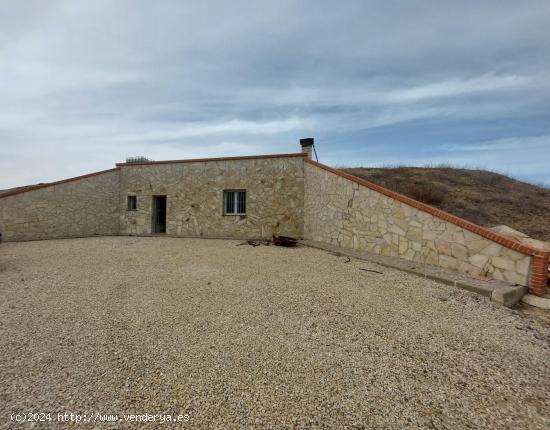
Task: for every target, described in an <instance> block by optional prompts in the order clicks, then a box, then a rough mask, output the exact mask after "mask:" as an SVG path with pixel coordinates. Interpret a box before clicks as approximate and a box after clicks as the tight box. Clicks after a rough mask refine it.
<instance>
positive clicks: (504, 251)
mask: <svg viewBox="0 0 550 430" xmlns="http://www.w3.org/2000/svg"><path fill="white" fill-rule="evenodd" d="M310 140H311V144H312V139H305V140H304V142H302V146H304V145H305V147H306V149H308V148H309V152H308V151H306V152H305V153H303V154H282V155H273V156H258V157H235V158H220V159H207V160H180V161H167V162H143V163H130V164H129V163H122V164H118V165H117V167H116V168H115V169H112V170H109V171H104V172H98V173H96V174H91V175H85V176H82V177H78V178H72V179H68V180H65V181H60V182H57V183H51V184H45V185H42V186H36V187H33V188H31V189H25V190H19V191H18V190H15V191H12V192H8V193H4V194H3V195H0V232H1V233H2V234H3V238H4V240H7V241H16V240H34V239H51V238H62V237H79V236H93V235H118V234H122V235H150V234H152V233H153V231H154V230H153V199H154V197H155V196H165V197H166V203H167V204H166V206H167V207H166V234H167V235H169V236H180V237H220V238H221V237H223V238H242V239H244V238H270V237H271V235H272V234H280V235H285V236H294V237H298V238H301V237H304V238H306V239H309V240H314V241H318V242H325V243H329V244H333V245H337V246H341V247H343V248H350V249H355V250H364V251H369V252H373V253H376V254H381V255H387V256H392V257H400V258H404V259H407V260H412V261H417V262H421V263H426V264H431V265H434V266H440V267H443V268H446V269H451V270H456V271H459V272H464V273H467V274H469V275H472V276H476V277H483V278H495V279H502V280H505V281H508V282H511V283H515V284H520V285H530V287H531V291H534V292H536V293H537V294H542V293H543V292H544V288H545V286H546V280H547V272H546V270H547V266H548V253H545V252H544V251H540V250H538V249H533V248H530V247H527V246H524V245H522V244H519V243H518V242H514V241H512V240H509V239H506V238H504V237H503V236H499V235H498V234H496V233H494V232H488V230H486V229H483V228H482V227H479V226H475V225H474V224H471V223H468V222H467V221H465V220H462V219H460V218H458V217H454V216H452V215H450V214H447V213H444V212H442V211H439V210H437V209H434V208H431V207H428V206H426V205H423V204H422V203H420V202H417V201H415V200H412V199H409V198H406V197H404V196H400V195H397V194H395V193H392V192H391V191H389V190H386V189H384V188H382V187H378V186H376V185H374V184H370V183H368V182H366V181H362V180H360V179H358V178H354V177H352V176H351V175H347V174H345V173H343V172H340V171H337V170H335V169H332V168H330V167H328V166H324V165H322V164H319V163H315V162H313V161H311V160H310V154H311V148H310V146H311V145H309V143H310V142H309V141H310ZM308 145H309V146H308ZM224 190H246V214H245V215H226V214H224V207H223V195H224V194H223V193H224ZM128 196H136V198H137V208H136V210H128V207H127V199H128Z"/></svg>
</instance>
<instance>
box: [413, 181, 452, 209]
mask: <svg viewBox="0 0 550 430" xmlns="http://www.w3.org/2000/svg"><path fill="white" fill-rule="evenodd" d="M404 194H406V195H408V196H409V197H412V198H413V199H415V200H418V201H421V202H423V203H428V204H431V205H438V204H441V203H442V202H443V200H445V196H446V194H447V189H446V188H445V187H443V186H441V185H437V184H434V183H432V182H416V183H409V184H408V185H407V186H406V188H405V190H404Z"/></svg>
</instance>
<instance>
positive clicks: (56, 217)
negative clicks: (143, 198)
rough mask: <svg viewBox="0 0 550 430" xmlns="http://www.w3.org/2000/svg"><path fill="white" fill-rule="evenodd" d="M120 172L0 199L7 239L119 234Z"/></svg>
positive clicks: (0, 223)
mask: <svg viewBox="0 0 550 430" xmlns="http://www.w3.org/2000/svg"><path fill="white" fill-rule="evenodd" d="M118 181H119V171H118V170H116V169H113V170H111V171H107V172H105V173H100V174H97V175H93V176H92V175H91V176H88V177H84V178H82V179H76V180H72V181H70V182H60V183H58V184H56V185H52V186H48V187H43V188H38V189H35V190H32V191H27V192H23V193H21V194H15V195H10V196H6V197H2V198H0V232H1V233H2V237H3V239H4V240H14V241H15V240H36V239H55V238H63V237H83V236H94V235H116V234H118V232H119V228H118V208H117V205H118V199H119V192H118Z"/></svg>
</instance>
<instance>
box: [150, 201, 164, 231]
mask: <svg viewBox="0 0 550 430" xmlns="http://www.w3.org/2000/svg"><path fill="white" fill-rule="evenodd" d="M153 233H166V196H153Z"/></svg>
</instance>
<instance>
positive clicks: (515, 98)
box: [0, 0, 550, 188]
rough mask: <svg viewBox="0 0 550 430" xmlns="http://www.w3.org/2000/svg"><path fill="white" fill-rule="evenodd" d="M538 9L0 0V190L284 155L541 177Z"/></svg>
mask: <svg viewBox="0 0 550 430" xmlns="http://www.w3.org/2000/svg"><path fill="white" fill-rule="evenodd" d="M549 23H550V1H548V0H540V1H537V0H532V1H529V0H523V1H516V0H513V1H506V0H496V1H489V0H484V1H479V0H476V1H467V0H466V1H465V0H462V1H440V0H433V1H422V0H419V1H408V0H403V1H391V0H386V1H382V0H380V1H366V0H363V1H357V2H354V1H346V2H336V1H330V2H324V1H319V0H316V1H286V0H277V1H245V2H242V1H234V0H233V1H220V2H214V1H204V0H201V1H184V0H179V1H168V0H163V1H152V0H151V1H141V0H117V1H112V0H93V1H90V0H82V1H79V0H67V1H55V0H51V1H48V0H36V1H31V0H25V1H21V0H14V1H12V0H0V188H8V187H12V186H17V185H23V184H31V183H37V182H46V181H52V180H58V179H63V178H66V177H70V176H76V175H80V174H84V173H88V172H92V171H95V170H101V169H107V168H111V167H113V165H114V163H115V162H120V161H123V160H124V159H125V157H127V156H136V155H144V156H147V157H150V158H152V159H155V160H162V159H174V158H177V159H180V158H194V157H210V156H232V155H252V154H264V153H279V152H297V151H298V150H299V145H298V140H299V138H301V137H310V136H312V137H315V140H316V147H317V151H318V154H319V159H320V161H321V162H324V163H327V164H331V165H335V166H344V165H347V166H359V165H368V166H381V165H395V164H407V165H425V164H437V163H451V164H456V165H459V166H471V167H482V168H488V169H493V170H498V171H501V172H507V173H509V174H511V175H514V176H516V177H520V178H525V179H528V180H531V181H536V182H545V183H546V184H550V24H549Z"/></svg>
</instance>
